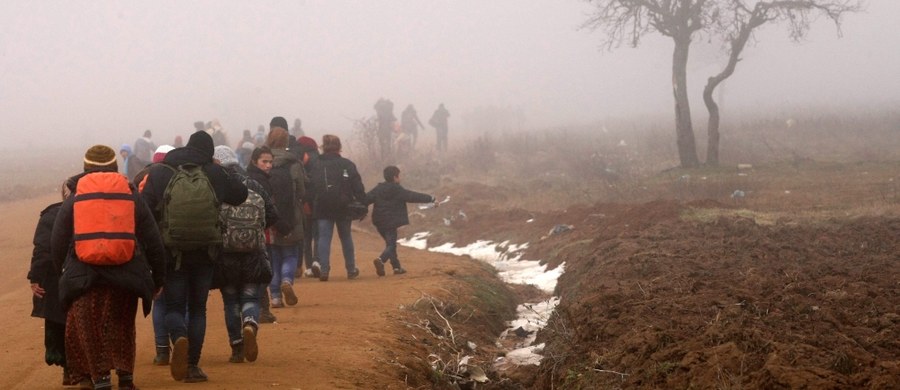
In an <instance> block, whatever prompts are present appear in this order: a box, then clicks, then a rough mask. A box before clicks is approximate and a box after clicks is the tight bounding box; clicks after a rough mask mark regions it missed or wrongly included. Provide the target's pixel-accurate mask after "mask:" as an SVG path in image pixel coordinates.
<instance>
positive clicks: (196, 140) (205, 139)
mask: <svg viewBox="0 0 900 390" xmlns="http://www.w3.org/2000/svg"><path fill="white" fill-rule="evenodd" d="M187 147H189V148H194V149H196V150H199V151H200V152H201V153H203V155H204V156H205V157H209V158H212V156H213V151H214V150H213V148H214V147H215V146H214V145H213V139H212V137H210V135H209V134H207V133H206V132H205V131H198V132H195V133H194V134H191V138H189V139H188V143H187Z"/></svg>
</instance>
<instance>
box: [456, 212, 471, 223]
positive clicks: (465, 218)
mask: <svg viewBox="0 0 900 390" xmlns="http://www.w3.org/2000/svg"><path fill="white" fill-rule="evenodd" d="M457 215H459V217H460V218H462V220H463V221H465V220H467V219H469V217H468V216H467V215H466V213H464V212H463V211H462V210H459V213H458V214H457Z"/></svg>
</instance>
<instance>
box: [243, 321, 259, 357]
mask: <svg viewBox="0 0 900 390" xmlns="http://www.w3.org/2000/svg"><path fill="white" fill-rule="evenodd" d="M242 336H243V337H244V357H246V358H247V361H248V362H255V361H256V357H257V356H258V355H259V345H258V344H256V327H255V326H253V324H252V323H249V322H245V323H244V329H243V330H242Z"/></svg>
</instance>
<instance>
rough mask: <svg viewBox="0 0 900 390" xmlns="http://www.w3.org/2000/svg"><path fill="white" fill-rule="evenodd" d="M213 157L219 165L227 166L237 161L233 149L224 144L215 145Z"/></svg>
mask: <svg viewBox="0 0 900 390" xmlns="http://www.w3.org/2000/svg"><path fill="white" fill-rule="evenodd" d="M213 159H216V160H218V161H219V165H222V166H228V165H236V164H237V163H238V160H237V155H236V154H234V150H231V148H230V147H228V146H225V145H219V146H216V151H215V153H213Z"/></svg>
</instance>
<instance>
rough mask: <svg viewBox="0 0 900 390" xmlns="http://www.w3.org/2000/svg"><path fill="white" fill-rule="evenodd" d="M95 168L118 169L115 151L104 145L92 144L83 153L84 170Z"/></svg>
mask: <svg viewBox="0 0 900 390" xmlns="http://www.w3.org/2000/svg"><path fill="white" fill-rule="evenodd" d="M97 169H103V170H111V171H113V170H114V171H118V170H119V164H118V163H117V162H116V151H115V150H113V148H111V147H109V146H106V145H94V146H91V148H90V149H88V150H87V152H85V153H84V171H85V172H87V171H89V170H97Z"/></svg>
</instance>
